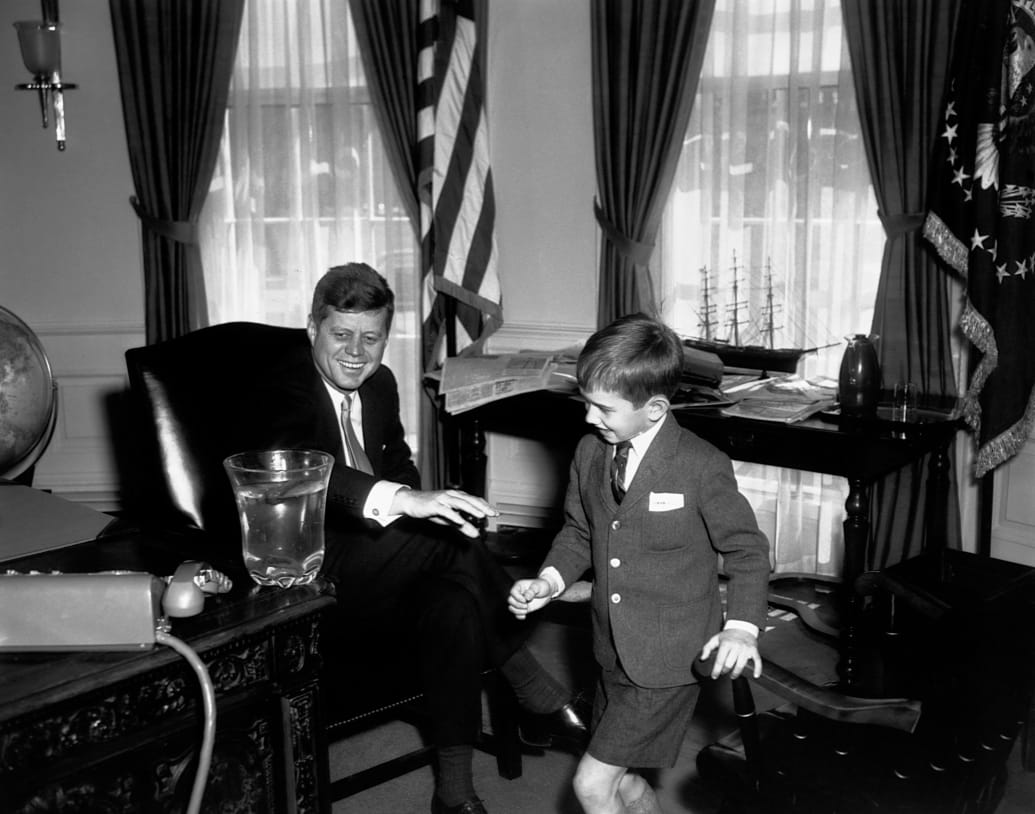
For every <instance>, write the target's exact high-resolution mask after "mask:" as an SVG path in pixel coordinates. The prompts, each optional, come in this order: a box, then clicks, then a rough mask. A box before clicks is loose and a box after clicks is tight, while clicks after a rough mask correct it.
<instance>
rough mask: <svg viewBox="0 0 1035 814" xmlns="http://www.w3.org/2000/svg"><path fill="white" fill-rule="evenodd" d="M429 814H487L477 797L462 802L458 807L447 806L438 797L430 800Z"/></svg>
mask: <svg viewBox="0 0 1035 814" xmlns="http://www.w3.org/2000/svg"><path fill="white" fill-rule="evenodd" d="M431 814H489V812H488V811H486V810H485V804H484V803H483V802H482V801H481V800H479V799H478V798H477V797H472V798H471V799H470V800H464V801H463V802H462V803H460V804H459V805H455V806H447V805H446V804H445V803H443V802H442V801H441V800H439V799H438V797H435V796H432V798H431Z"/></svg>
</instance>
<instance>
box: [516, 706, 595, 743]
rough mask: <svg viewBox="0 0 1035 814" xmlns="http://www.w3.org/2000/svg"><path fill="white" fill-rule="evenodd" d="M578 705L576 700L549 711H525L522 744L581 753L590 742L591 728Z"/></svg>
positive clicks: (521, 726)
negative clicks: (535, 712) (577, 707)
mask: <svg viewBox="0 0 1035 814" xmlns="http://www.w3.org/2000/svg"><path fill="white" fill-rule="evenodd" d="M577 704H578V700H575V701H572V702H571V703H569V704H565V705H564V706H563V707H561V708H560V709H559V710H557V711H556V712H548V713H546V714H534V713H525V714H524V715H523V716H522V718H521V721H520V723H519V725H518V731H519V734H520V736H521V741H522V743H524V744H525V745H526V746H535V747H538V748H540V749H551V748H552V749H564V750H565V751H568V752H573V753H575V754H578V755H581V754H582V753H583V752H585V751H586V746H587V745H589V727H588V726H586V722H585V719H584V718H583V716H582V714H580V713H579V711H578V710H577V709H576V705H577Z"/></svg>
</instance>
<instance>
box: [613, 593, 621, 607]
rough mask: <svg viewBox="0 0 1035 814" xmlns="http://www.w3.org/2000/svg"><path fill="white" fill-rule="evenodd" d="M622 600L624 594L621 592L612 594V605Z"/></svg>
mask: <svg viewBox="0 0 1035 814" xmlns="http://www.w3.org/2000/svg"><path fill="white" fill-rule="evenodd" d="M621 601H622V595H621V594H611V604H612V605H617V604H618V603H619V602H621Z"/></svg>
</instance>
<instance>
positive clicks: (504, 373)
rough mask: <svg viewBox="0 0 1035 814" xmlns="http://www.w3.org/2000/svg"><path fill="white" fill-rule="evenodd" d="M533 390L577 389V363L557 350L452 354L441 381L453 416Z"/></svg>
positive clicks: (441, 390)
mask: <svg viewBox="0 0 1035 814" xmlns="http://www.w3.org/2000/svg"><path fill="white" fill-rule="evenodd" d="M533 390H571V391H574V390H575V370H574V362H572V361H566V357H564V356H563V355H557V354H553V353H508V354H500V355H495V356H468V357H460V356H458V357H451V358H449V359H446V361H445V364H444V365H443V366H442V378H441V382H440V383H439V393H440V394H442V395H443V396H444V397H445V407H446V411H447V412H449V413H451V414H453V415H455V414H456V413H462V412H464V411H465V410H473V409H474V408H475V407H480V406H481V405H483V404H488V403H489V402H490V401H498V400H499V399H502V398H507V397H508V396H516V395H518V394H519V393H530V392H532V391H533Z"/></svg>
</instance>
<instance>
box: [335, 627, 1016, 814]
mask: <svg viewBox="0 0 1035 814" xmlns="http://www.w3.org/2000/svg"><path fill="white" fill-rule="evenodd" d="M787 616H791V615H790V614H785V612H782V611H778V610H777V611H774V616H773V618H774V620H775V621H776V623H778V624H779V623H781V624H785V626H788V630H789V631H790V632H792V633H794V634H797V633H800V629H801V622H800V620H797V619H796V618H794V617H791V618H786V617H787ZM585 636H586V634H585V632H584V631H582V630H580V629H578V628H572V627H570V626H566V624H558V623H553V622H548V623H542V624H540V626H539V627H538V629H537V630H536V631H535V633H534V635H533V637H532V640H531V642H532V647H533V649H534V651H535V652H536V653H537V655H538V656H539V658H540V660H541V661H542V662H543V664H544V665H545V666H546V667H548V669H550V670H551V671H553V672H554V673H555V675H557V676H558V677H559V678H561V679H562V680H572V678H573V672H572V664H571V662H570V659H569V656H570V653H578V652H585V651H586V647H587V645H588V642H587V641H586V639H585ZM769 640H770V642H772V641H773V637H772V634H770V637H769ZM825 651H826V650H817V652H825ZM806 661H808V663H807V664H805V665H804V666H803V669H802V670H801V672H802V673H805V674H806V677H820V676H822V675H824V674H825V673H827V672H829V670H830V669H831V667H832V666H831V665H830V664H829V662H828V661H826V660H825V659H823V658H817V659H811V658H810V657H806ZM728 691H729V686H728V685H726V684H723V682H717V684H715V685H713V686H712V688H711V690H709V691H706V693H705V694H703V695H702V700H701V702H700V703H699V706H698V710H697V714H696V715H694V720H693V724H692V725H691V728H690V731H689V733H688V734H687V737H686V740H685V742H684V746H683V750H682V753H681V755H680V758H679V761H678V763H677V765H676V766H675V767H674V768H671V769H668V771H666V772H662V773H661V774H660V777H659V778H658V779H657V793H658V798H659V801H660V803H661V806H662V810H663V811H664V812H666V814H717V812H718V810H719V805H720V802H721V801H720V797H719V796H718V794H717V792H716V791H715V790H714V789H713V788H711V787H709V786H708V785H707V784H706V783H705V782H704V780H703V779H702V778H701V777H700V776H699V774H698V771H697V766H696V762H694V761H696V757H697V753H698V752H699V751H700V749H701V748H702V747H704V746H707V745H708V744H711V743H713V742H714V740H716V739H718V738H719V737H722V736H725V735H726V734H729V733H730V732H732V731H733V730H734V729H735V727H736V724H735V720H734V718H733V710H732V708H731V704H730V702H729V698H728ZM756 700H757V702H758V704H759V706H760V708H762V707H764V706H767V705H773V704H775V703H776V700H775V699H773V698H769V699H767V698H766V697H765V695H764V694H759V695H757V697H756ZM407 744H412V745H414V746H416V745H417V744H419V737H418V735H417V733H416V732H415V731H414V729H413V728H412V727H410V726H408V725H406V724H402V723H398V722H396V723H392V724H387V725H385V726H384V727H382V728H380V729H377V730H374V731H373V732H367V733H364V734H363V735H360V736H357V737H356V738H353V739H351V740H349V742H346V743H344V744H339V745H337V746H336V747H334V748H333V749H332V752H331V777H332V778H333V777H339V776H341V775H342V774H344V773H346V772H348V771H354V769H356V768H361V767H363V766H364V765H367V764H368V763H369V762H374V761H372V759H371V758H372V756H377V755H383V754H386V753H389V752H393V751H395V750H401V748H402V747H403V746H404V745H407ZM1018 752H1019V747H1018V748H1016V749H1015V750H1014V754H1013V755H1012V756H1011V759H1010V764H1009V772H1010V778H1009V781H1008V784H1007V789H1006V794H1005V797H1004V800H1003V802H1002V803H1001V805H1000V806H999V808H998V809H997V814H1033V812H1035V773H1026V772H1025V771H1024V769H1023V767H1022V766H1021V758H1019V754H1018ZM576 762H578V761H576V758H575V757H573V756H570V755H566V754H563V753H558V752H550V753H546V754H544V755H538V756H536V755H527V756H526V757H525V759H524V765H523V768H524V772H523V775H522V777H521V778H519V779H516V780H511V781H507V780H503V779H501V778H500V777H499V776H498V775H497V773H496V763H495V759H494V758H493V757H491V756H489V755H485V754H482V753H480V752H479V753H476V754H475V785H476V787H477V789H478V791H479V793H480V795H481V797H482V800H483V801H484V802H485V805H486V807H487V809H489V811H490V812H492V814H580V811H581V809H580V807H579V805H578V803H576V802H575V801H574V797H573V796H572V794H571V791H570V783H571V777H572V775H573V773H574V768H575V764H576ZM432 791H433V778H432V772H431V769H430V768H423V769H419V771H417V772H413V773H411V774H409V775H407V776H405V777H403V778H398V779H396V780H394V781H392V782H390V783H386V784H383V785H381V786H379V787H377V788H374V789H369V790H367V791H365V792H362V793H360V794H356V795H354V796H352V797H349V798H347V800H344V801H341V802H338V803H335V804H334V806H333V809H332V814H411V812H412V813H413V814H425V812H427V811H428V810H430V801H431V796H432ZM816 814H823V812H817V813H816Z"/></svg>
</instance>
